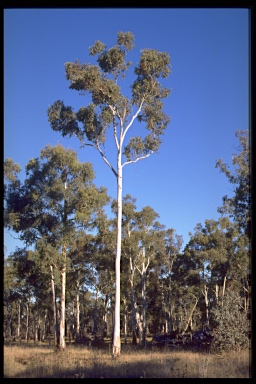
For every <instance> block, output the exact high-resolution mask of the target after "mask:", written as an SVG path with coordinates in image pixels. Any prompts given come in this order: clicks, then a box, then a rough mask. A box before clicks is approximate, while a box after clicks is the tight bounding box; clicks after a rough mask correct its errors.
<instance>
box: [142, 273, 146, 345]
mask: <svg viewBox="0 0 256 384" xmlns="http://www.w3.org/2000/svg"><path fill="white" fill-rule="evenodd" d="M141 285H142V292H141V294H142V340H141V341H142V344H143V345H145V344H146V306H147V302H146V271H144V272H143V275H142V276H141Z"/></svg>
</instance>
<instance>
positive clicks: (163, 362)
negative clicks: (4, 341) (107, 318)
mask: <svg viewBox="0 0 256 384" xmlns="http://www.w3.org/2000/svg"><path fill="white" fill-rule="evenodd" d="M249 367H250V356H249V352H246V351H243V352H240V353H229V354H228V355H222V356H216V355H212V354H209V353H207V354H206V353H198V352H189V351H169V350H166V351H159V350H156V351H153V350H151V351H150V350H136V349H135V348H133V347H131V346H129V345H125V346H124V348H123V352H122V354H121V356H120V357H119V358H118V359H112V357H111V351H110V349H108V348H106V349H105V350H100V349H96V348H89V347H85V346H74V345H68V346H67V349H66V351H65V352H56V350H54V348H53V347H50V346H44V345H38V346H33V345H26V344H24V345H21V346H18V345H5V346H4V377H5V378H101V377H102V378H141V377H142V378H182V377H186V378H249V377H250V372H249Z"/></svg>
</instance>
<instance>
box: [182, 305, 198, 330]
mask: <svg viewBox="0 0 256 384" xmlns="http://www.w3.org/2000/svg"><path fill="white" fill-rule="evenodd" d="M197 303H198V298H196V302H195V305H194V307H193V308H192V310H191V312H190V315H189V318H188V320H187V322H186V325H185V328H184V330H183V332H182V333H181V334H182V335H184V333H185V332H186V331H187V329H188V327H189V325H190V324H191V319H192V316H193V313H194V311H195V309H196V306H197Z"/></svg>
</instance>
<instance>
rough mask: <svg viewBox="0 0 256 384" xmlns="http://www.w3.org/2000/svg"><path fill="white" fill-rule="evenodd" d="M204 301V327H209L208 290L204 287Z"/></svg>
mask: <svg viewBox="0 0 256 384" xmlns="http://www.w3.org/2000/svg"><path fill="white" fill-rule="evenodd" d="M203 295H204V301H205V326H206V327H209V299H208V288H207V287H206V285H205V286H204V290H203Z"/></svg>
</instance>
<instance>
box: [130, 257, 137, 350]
mask: <svg viewBox="0 0 256 384" xmlns="http://www.w3.org/2000/svg"><path fill="white" fill-rule="evenodd" d="M130 271H131V277H130V284H131V305H132V344H134V345H136V344H137V336H136V302H135V293H134V286H133V279H134V272H135V271H134V266H133V264H132V258H131V257H130Z"/></svg>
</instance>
